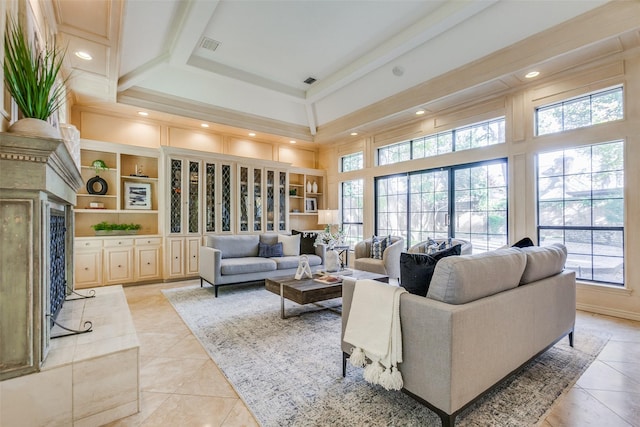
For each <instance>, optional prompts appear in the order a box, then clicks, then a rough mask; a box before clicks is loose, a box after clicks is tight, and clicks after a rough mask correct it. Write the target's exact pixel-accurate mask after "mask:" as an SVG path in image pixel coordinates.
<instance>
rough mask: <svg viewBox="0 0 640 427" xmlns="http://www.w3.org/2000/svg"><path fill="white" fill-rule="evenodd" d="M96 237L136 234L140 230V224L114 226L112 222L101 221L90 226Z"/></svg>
mask: <svg viewBox="0 0 640 427" xmlns="http://www.w3.org/2000/svg"><path fill="white" fill-rule="evenodd" d="M91 228H93V229H94V230H95V232H96V235H97V236H102V235H109V234H112V235H118V234H137V233H138V230H140V229H141V228H142V226H141V225H140V224H116V223H113V222H107V221H102V222H100V223H98V224H93V225H92V226H91Z"/></svg>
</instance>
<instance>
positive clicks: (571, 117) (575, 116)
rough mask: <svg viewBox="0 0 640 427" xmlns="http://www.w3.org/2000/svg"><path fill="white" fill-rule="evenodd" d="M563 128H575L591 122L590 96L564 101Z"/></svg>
mask: <svg viewBox="0 0 640 427" xmlns="http://www.w3.org/2000/svg"><path fill="white" fill-rule="evenodd" d="M563 110H564V129H565V130H568V129H576V128H581V127H585V126H589V125H590V124H591V102H590V97H588V96H587V97H584V98H578V99H574V100H572V101H568V102H565V103H564V108H563Z"/></svg>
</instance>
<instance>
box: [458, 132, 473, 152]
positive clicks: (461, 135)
mask: <svg viewBox="0 0 640 427" xmlns="http://www.w3.org/2000/svg"><path fill="white" fill-rule="evenodd" d="M471 138H472V131H471V128H462V129H457V130H456V151H460V150H468V149H469V148H471Z"/></svg>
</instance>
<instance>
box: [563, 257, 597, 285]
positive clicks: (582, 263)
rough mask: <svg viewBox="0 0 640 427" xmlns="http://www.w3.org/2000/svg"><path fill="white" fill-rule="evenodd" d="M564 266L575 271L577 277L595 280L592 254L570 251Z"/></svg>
mask: <svg viewBox="0 0 640 427" xmlns="http://www.w3.org/2000/svg"><path fill="white" fill-rule="evenodd" d="M564 268H565V269H566V270H570V271H575V272H576V278H577V279H584V280H593V262H592V259H591V256H590V255H578V254H572V253H569V254H568V255H567V262H566V264H565V266H564Z"/></svg>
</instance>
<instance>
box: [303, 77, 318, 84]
mask: <svg viewBox="0 0 640 427" xmlns="http://www.w3.org/2000/svg"><path fill="white" fill-rule="evenodd" d="M304 82H305V83H306V84H308V85H310V84H313V83H315V82H316V79H314V78H313V77H307V80H305V81H304Z"/></svg>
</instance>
